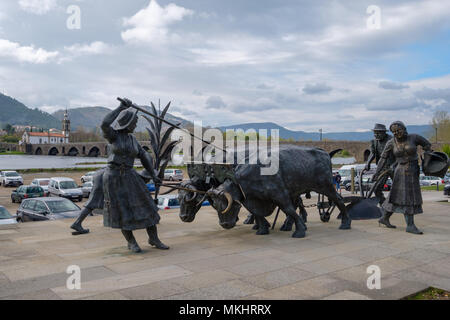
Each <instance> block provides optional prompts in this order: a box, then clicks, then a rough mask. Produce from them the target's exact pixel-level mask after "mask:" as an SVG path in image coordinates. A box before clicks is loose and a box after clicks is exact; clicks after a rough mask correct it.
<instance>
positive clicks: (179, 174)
mask: <svg viewBox="0 0 450 320" xmlns="http://www.w3.org/2000/svg"><path fill="white" fill-rule="evenodd" d="M164 180H170V181H176V180H179V181H182V180H183V170H181V169H166V170H164Z"/></svg>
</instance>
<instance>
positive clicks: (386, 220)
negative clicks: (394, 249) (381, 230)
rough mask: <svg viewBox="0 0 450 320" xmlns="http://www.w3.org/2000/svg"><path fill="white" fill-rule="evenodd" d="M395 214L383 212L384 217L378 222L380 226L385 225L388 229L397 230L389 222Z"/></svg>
mask: <svg viewBox="0 0 450 320" xmlns="http://www.w3.org/2000/svg"><path fill="white" fill-rule="evenodd" d="M392 214H393V212H387V211H385V210H383V216H382V217H381V218H380V220H378V223H379V224H384V225H385V226H386V227H388V228H392V229H394V228H397V227H396V226H394V225H393V224H391V223H390V222H389V219H390V218H391V216H392Z"/></svg>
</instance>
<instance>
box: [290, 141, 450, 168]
mask: <svg viewBox="0 0 450 320" xmlns="http://www.w3.org/2000/svg"><path fill="white" fill-rule="evenodd" d="M289 143H291V144H296V145H300V146H305V147H316V148H321V149H324V150H325V151H327V152H331V151H333V150H336V149H343V150H347V151H348V152H349V153H350V155H351V156H352V157H354V158H355V159H356V162H357V163H364V162H366V161H367V159H368V158H369V155H370V142H368V141H340V140H330V141H295V142H289ZM444 144H448V143H442V142H439V143H432V149H433V150H442V147H443V145H444ZM419 154H422V149H421V148H420V150H419Z"/></svg>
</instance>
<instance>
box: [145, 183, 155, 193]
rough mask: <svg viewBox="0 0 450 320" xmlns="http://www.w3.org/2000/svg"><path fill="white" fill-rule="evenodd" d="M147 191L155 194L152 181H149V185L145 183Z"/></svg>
mask: <svg viewBox="0 0 450 320" xmlns="http://www.w3.org/2000/svg"><path fill="white" fill-rule="evenodd" d="M147 189H148V191H150V192H155V190H156V188H155V184H154V183H153V181H150V182H149V183H147Z"/></svg>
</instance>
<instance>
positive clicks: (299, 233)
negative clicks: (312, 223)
mask: <svg viewBox="0 0 450 320" xmlns="http://www.w3.org/2000/svg"><path fill="white" fill-rule="evenodd" d="M305 236H306V233H305V231H301V230H297V231H295V232H294V233H293V234H292V238H304V237H305Z"/></svg>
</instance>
